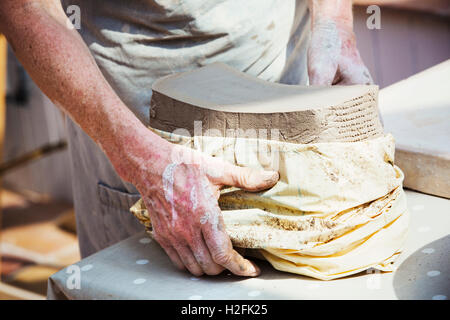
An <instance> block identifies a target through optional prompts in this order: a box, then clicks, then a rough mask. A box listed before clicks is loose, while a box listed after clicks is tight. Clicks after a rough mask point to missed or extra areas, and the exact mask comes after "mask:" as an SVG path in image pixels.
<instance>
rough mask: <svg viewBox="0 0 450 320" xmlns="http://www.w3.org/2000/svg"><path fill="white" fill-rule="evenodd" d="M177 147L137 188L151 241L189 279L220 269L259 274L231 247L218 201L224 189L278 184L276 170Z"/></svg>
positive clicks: (252, 274) (251, 274) (253, 187)
mask: <svg viewBox="0 0 450 320" xmlns="http://www.w3.org/2000/svg"><path fill="white" fill-rule="evenodd" d="M176 147H177V152H178V155H179V156H178V157H177V158H178V160H177V162H176V163H172V162H171V161H170V160H169V161H167V160H166V161H163V162H164V165H162V166H159V165H158V167H160V168H164V170H163V172H160V173H159V174H158V175H152V176H143V177H142V179H141V183H138V184H136V186H137V188H138V190H139V192H140V193H141V195H142V196H143V200H144V203H145V205H146V207H147V209H148V212H149V215H150V219H151V221H152V227H153V236H154V238H155V240H156V241H157V242H158V243H159V244H160V245H161V247H162V248H163V249H164V250H165V251H166V253H167V254H168V256H169V257H170V259H171V260H172V262H173V263H174V264H175V265H176V266H177V267H178V268H179V269H185V268H187V269H188V270H189V271H190V272H191V273H192V274H193V275H196V276H200V275H202V274H204V273H206V274H208V275H217V274H219V273H221V272H222V271H223V270H224V269H228V270H229V271H231V272H232V273H234V274H236V275H240V276H257V275H259V273H260V270H259V268H258V267H257V266H256V265H255V264H253V263H252V262H250V261H249V260H247V259H244V258H243V257H242V256H241V255H240V254H238V253H237V252H236V251H235V250H234V249H233V246H232V244H231V241H230V238H229V236H228V234H227V233H226V230H225V225H224V221H223V218H222V214H221V211H220V208H219V206H218V202H217V199H218V198H219V195H220V189H221V188H222V187H223V186H235V187H239V188H242V189H245V190H248V191H259V190H263V189H267V188H270V187H272V186H273V185H275V183H276V182H277V181H278V179H279V174H278V172H276V171H259V170H253V169H249V168H243V167H238V166H234V165H232V164H230V163H228V162H225V161H223V160H220V159H218V158H213V157H209V156H206V155H204V154H202V153H200V152H197V151H193V150H191V149H188V148H185V147H179V146H176ZM172 151H173V150H172ZM169 158H170V157H167V159H169ZM184 160H186V161H184Z"/></svg>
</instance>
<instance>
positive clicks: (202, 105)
mask: <svg viewBox="0 0 450 320" xmlns="http://www.w3.org/2000/svg"><path fill="white" fill-rule="evenodd" d="M152 90H153V95H152V100H151V109H150V119H149V124H150V126H151V127H152V128H155V129H159V130H163V131H166V132H174V131H175V130H177V129H180V128H181V129H184V130H177V133H179V134H183V135H190V136H194V135H220V136H230V134H229V132H234V135H235V136H242V137H244V136H245V135H246V134H247V130H249V129H256V130H261V129H266V130H269V132H270V130H271V129H277V130H279V135H277V136H276V137H275V138H273V137H272V136H271V135H270V134H268V135H267V136H268V137H267V138H268V139H274V140H280V141H284V142H291V143H316V142H333V141H339V142H354V141H361V140H365V139H370V138H376V137H378V136H380V135H382V134H383V127H382V125H381V122H380V118H379V115H378V105H377V100H378V86H375V85H353V86H297V85H285V84H278V83H272V82H268V81H264V80H261V79H258V78H256V77H253V76H250V75H247V74H244V73H242V72H239V71H237V70H234V69H232V68H231V67H229V66H227V65H225V64H223V63H214V64H211V65H208V66H205V67H202V68H199V69H196V70H194V71H188V72H183V73H177V74H172V75H169V76H166V77H163V78H161V79H159V80H157V81H155V83H154V84H153V86H152ZM200 121H201V125H199V124H200ZM199 128H201V129H199ZM210 129H216V130H210ZM230 129H231V131H228V130H230ZM236 129H241V131H236ZM199 130H201V131H199ZM233 130H234V131H233ZM236 132H238V133H236Z"/></svg>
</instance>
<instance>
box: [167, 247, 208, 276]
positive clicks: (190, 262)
mask: <svg viewBox="0 0 450 320" xmlns="http://www.w3.org/2000/svg"><path fill="white" fill-rule="evenodd" d="M174 248H175V250H176V251H177V253H178V255H179V257H180V258H181V261H183V264H184V266H185V267H186V268H187V269H188V270H189V272H190V273H192V274H193V275H194V276H197V277H199V276H201V275H203V269H202V268H201V267H200V265H199V264H198V262H197V260H196V259H195V257H194V255H193V253H192V251H191V249H190V248H189V247H187V246H183V245H180V246H174Z"/></svg>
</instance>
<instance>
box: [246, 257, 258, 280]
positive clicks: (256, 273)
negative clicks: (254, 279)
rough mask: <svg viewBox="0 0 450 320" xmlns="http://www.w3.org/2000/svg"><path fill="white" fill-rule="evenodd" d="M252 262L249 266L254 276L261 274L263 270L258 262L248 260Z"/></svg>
mask: <svg viewBox="0 0 450 320" xmlns="http://www.w3.org/2000/svg"><path fill="white" fill-rule="evenodd" d="M247 261H248V262H249V263H250V266H249V268H248V269H249V271H250V273H251V275H252V276H259V274H260V273H261V270H260V269H259V268H258V266H257V265H256V264H254V263H253V262H252V261H250V260H247Z"/></svg>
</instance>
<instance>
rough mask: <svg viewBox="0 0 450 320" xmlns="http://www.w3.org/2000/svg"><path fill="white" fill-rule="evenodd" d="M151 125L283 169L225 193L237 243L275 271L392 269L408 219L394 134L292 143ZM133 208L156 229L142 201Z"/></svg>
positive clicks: (200, 146) (240, 160)
mask: <svg viewBox="0 0 450 320" xmlns="http://www.w3.org/2000/svg"><path fill="white" fill-rule="evenodd" d="M151 130H153V131H154V132H155V133H157V134H158V135H160V136H161V137H163V138H165V139H167V140H168V141H170V142H172V143H175V144H179V145H184V146H187V147H190V148H192V149H195V150H198V151H201V152H203V153H205V154H208V155H211V156H215V157H221V158H223V159H224V160H226V161H229V162H230V163H232V164H235V165H239V166H245V167H251V168H255V169H266V170H278V172H279V173H280V180H279V181H278V183H277V184H276V185H275V186H274V187H272V188H271V189H269V190H265V191H262V192H256V193H252V192H247V191H244V190H240V189H237V188H228V189H225V190H222V192H221V196H220V199H219V205H220V208H221V210H222V215H223V218H224V222H225V227H226V230H227V233H228V234H229V236H230V238H231V241H232V243H233V245H234V246H236V247H243V248H253V249H258V250H259V251H260V252H261V254H262V255H263V257H264V258H265V259H266V260H267V261H269V262H270V263H271V264H272V266H273V267H274V268H275V269H278V270H281V271H286V272H292V273H297V274H302V275H306V276H310V277H314V278H317V279H322V280H330V279H336V278H340V277H344V276H347V275H350V274H354V273H357V272H360V271H364V270H366V269H369V268H375V269H379V270H382V271H393V270H394V268H395V264H394V261H395V258H396V257H397V256H398V254H399V252H400V251H401V248H402V246H403V243H404V241H405V238H406V233H407V229H408V222H409V218H408V212H407V210H406V200H405V195H404V192H403V189H402V181H403V173H402V171H401V170H400V169H399V168H398V167H397V166H395V165H394V150H395V144H394V139H393V137H392V135H390V134H385V135H383V136H381V137H378V138H374V139H369V140H364V141H358V142H329V143H314V144H294V143H286V142H280V141H276V140H264V139H252V138H240V137H212V136H194V137H188V136H182V135H177V134H174V133H168V132H163V131H160V130H156V129H151ZM131 212H132V213H133V214H134V215H135V216H136V217H137V218H138V219H139V220H140V221H141V222H142V223H143V224H144V225H145V226H146V227H147V229H148V230H151V221H150V219H149V215H148V213H147V210H146V208H145V205H144V203H143V201H142V200H140V201H139V202H138V203H136V204H135V205H134V206H133V207H132V208H131Z"/></svg>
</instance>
